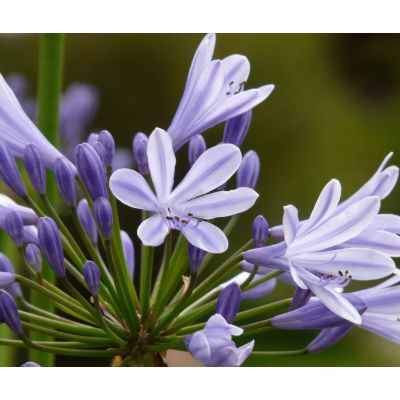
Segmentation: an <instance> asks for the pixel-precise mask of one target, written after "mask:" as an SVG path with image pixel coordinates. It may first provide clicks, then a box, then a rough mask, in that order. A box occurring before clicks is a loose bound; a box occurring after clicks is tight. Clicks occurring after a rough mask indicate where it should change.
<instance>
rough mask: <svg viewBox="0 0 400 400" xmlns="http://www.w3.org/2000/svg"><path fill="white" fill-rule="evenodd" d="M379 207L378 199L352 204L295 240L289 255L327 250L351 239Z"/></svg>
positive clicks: (363, 227)
mask: <svg viewBox="0 0 400 400" xmlns="http://www.w3.org/2000/svg"><path fill="white" fill-rule="evenodd" d="M379 207H380V200H379V197H367V198H365V199H363V200H360V201H359V202H357V203H355V204H352V205H351V206H350V207H348V208H347V209H345V210H344V211H343V212H342V213H340V214H338V215H336V216H335V217H333V218H331V219H329V220H328V221H326V222H325V223H324V224H322V225H320V226H319V227H317V228H315V229H313V230H312V231H311V232H309V233H308V234H307V235H304V236H301V237H299V238H296V239H295V240H294V241H293V242H292V244H291V246H290V249H289V252H290V254H295V253H299V252H311V251H318V250H322V249H327V248H329V247H333V246H336V245H338V244H340V243H342V242H345V241H347V240H349V239H352V238H353V237H355V236H357V235H358V234H359V233H360V232H362V231H363V230H364V229H365V228H366V227H367V226H368V225H369V224H370V222H371V221H372V219H373V218H374V217H375V216H376V215H377V213H378V211H379Z"/></svg>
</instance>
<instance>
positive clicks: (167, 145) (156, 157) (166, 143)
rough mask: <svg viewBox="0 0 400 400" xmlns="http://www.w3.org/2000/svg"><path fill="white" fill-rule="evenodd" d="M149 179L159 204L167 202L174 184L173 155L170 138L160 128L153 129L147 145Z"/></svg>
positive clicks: (174, 159)
mask: <svg viewBox="0 0 400 400" xmlns="http://www.w3.org/2000/svg"><path fill="white" fill-rule="evenodd" d="M147 158H148V162H149V169H150V175H151V179H152V181H153V185H154V189H155V191H156V194H157V198H158V200H159V202H165V201H167V199H168V197H169V194H170V193H171V190H172V186H173V184H174V175H175V164H176V158H175V153H174V151H173V149H172V142H171V137H170V136H169V135H168V134H167V132H165V131H163V130H162V129H160V128H156V129H154V131H153V132H152V134H151V135H150V136H149V142H148V144H147Z"/></svg>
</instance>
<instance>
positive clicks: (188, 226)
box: [110, 128, 258, 253]
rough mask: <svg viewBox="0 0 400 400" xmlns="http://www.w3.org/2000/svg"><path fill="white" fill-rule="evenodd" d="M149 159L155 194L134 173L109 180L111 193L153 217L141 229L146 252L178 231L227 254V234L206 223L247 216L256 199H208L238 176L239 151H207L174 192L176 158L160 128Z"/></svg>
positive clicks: (248, 193) (250, 193)
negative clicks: (237, 215)
mask: <svg viewBox="0 0 400 400" xmlns="http://www.w3.org/2000/svg"><path fill="white" fill-rule="evenodd" d="M147 156H148V162H149V169H150V175H151V179H152V182H153V185H154V188H155V194H154V193H153V191H152V190H151V189H150V186H149V185H148V183H147V182H146V180H145V179H144V178H143V176H142V175H140V174H139V173H138V172H136V171H133V170H130V169H120V170H117V171H115V172H114V173H113V174H112V176H111V179H110V188H111V191H112V193H113V194H114V196H115V197H116V198H118V199H119V200H120V201H121V202H122V203H124V204H126V205H128V206H130V207H133V208H138V209H142V210H147V211H151V212H152V213H153V215H152V216H151V217H150V218H148V219H147V220H145V221H144V222H142V223H141V225H140V226H139V228H138V236H139V238H140V239H141V240H142V242H143V243H144V244H145V245H147V246H159V245H160V244H162V243H163V242H164V239H165V237H166V235H167V234H168V233H169V232H170V230H171V229H176V230H179V231H181V232H182V234H183V235H184V236H185V237H186V239H187V240H188V241H189V242H190V243H191V244H193V245H194V246H196V247H198V248H200V249H202V250H205V251H207V252H211V253H220V252H223V251H225V250H226V249H227V247H228V240H227V238H226V236H225V234H224V233H223V232H222V231H221V229H219V228H218V227H216V226H215V225H213V224H211V223H209V222H207V221H204V220H205V219H214V218H218V217H226V216H229V215H233V214H237V213H241V212H243V211H246V210H247V209H249V208H250V207H251V206H252V205H253V204H254V202H255V201H256V199H257V197H258V194H257V193H256V192H255V191H254V190H252V189H249V188H238V189H235V190H231V191H219V192H215V193H210V194H207V193H209V192H210V191H212V190H214V189H216V188H218V187H219V186H220V185H221V184H223V183H225V182H226V181H227V180H228V179H229V178H230V177H231V176H232V175H233V174H234V173H235V172H236V171H237V169H238V168H239V165H240V162H241V159H242V157H241V153H240V150H239V149H238V148H237V147H236V146H234V145H231V144H220V145H218V146H215V147H213V148H210V149H208V150H207V151H205V152H204V153H203V154H202V155H201V156H200V157H199V158H198V159H197V161H196V162H195V163H194V164H193V166H192V167H191V169H190V170H189V172H188V173H187V175H186V176H185V178H184V179H183V180H182V182H181V183H180V184H179V185H178V186H177V187H176V188H175V189H173V184H174V174H175V163H176V159H175V154H174V151H173V148H172V141H171V138H170V136H169V135H168V134H167V133H166V132H165V131H163V130H162V129H159V128H156V129H155V130H154V131H153V133H152V134H151V135H150V137H149V143H148V146H147Z"/></svg>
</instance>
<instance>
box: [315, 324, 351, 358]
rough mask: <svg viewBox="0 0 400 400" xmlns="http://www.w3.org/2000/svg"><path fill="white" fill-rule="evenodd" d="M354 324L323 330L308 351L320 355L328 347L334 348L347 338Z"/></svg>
mask: <svg viewBox="0 0 400 400" xmlns="http://www.w3.org/2000/svg"><path fill="white" fill-rule="evenodd" d="M353 326H354V325H353V324H352V323H350V322H349V323H345V324H343V325H340V326H335V327H333V328H327V329H323V330H322V331H321V332H320V333H319V334H318V336H317V337H316V338H315V339H314V340H313V341H312V342H311V343H310V344H309V345H308V346H307V351H309V352H310V353H318V352H320V351H322V350H325V349H327V348H328V347H331V346H333V345H334V344H335V343H337V342H338V341H339V340H340V339H341V338H342V337H343V336H345V335H346V334H347V333H348V332H349V331H350V330H351V329H352V328H353Z"/></svg>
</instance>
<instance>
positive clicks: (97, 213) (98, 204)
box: [94, 196, 113, 240]
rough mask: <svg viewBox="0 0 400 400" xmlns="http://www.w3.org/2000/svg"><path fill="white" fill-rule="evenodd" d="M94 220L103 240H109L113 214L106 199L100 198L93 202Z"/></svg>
mask: <svg viewBox="0 0 400 400" xmlns="http://www.w3.org/2000/svg"><path fill="white" fill-rule="evenodd" d="M94 219H95V221H96V224H97V226H98V228H99V230H100V232H101V233H102V235H103V237H104V239H106V240H109V239H110V237H111V233H112V227H113V214H112V209H111V205H110V202H109V201H108V200H107V198H105V197H103V196H101V197H98V198H97V200H96V201H95V202H94Z"/></svg>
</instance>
